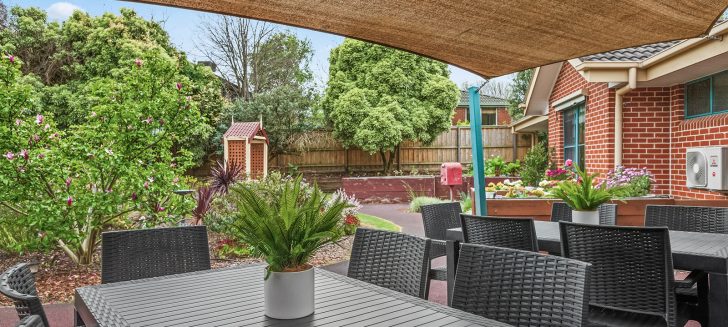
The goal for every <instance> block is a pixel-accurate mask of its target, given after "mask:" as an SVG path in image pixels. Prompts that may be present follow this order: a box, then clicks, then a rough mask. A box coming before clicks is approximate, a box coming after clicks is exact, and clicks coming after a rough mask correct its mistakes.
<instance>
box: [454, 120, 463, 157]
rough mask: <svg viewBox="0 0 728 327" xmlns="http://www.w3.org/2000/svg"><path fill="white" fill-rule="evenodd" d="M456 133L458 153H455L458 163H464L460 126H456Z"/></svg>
mask: <svg viewBox="0 0 728 327" xmlns="http://www.w3.org/2000/svg"><path fill="white" fill-rule="evenodd" d="M455 133H456V134H455V149H456V151H457V152H456V153H455V158H456V159H457V160H456V161H457V162H462V161H461V160H460V126H455Z"/></svg>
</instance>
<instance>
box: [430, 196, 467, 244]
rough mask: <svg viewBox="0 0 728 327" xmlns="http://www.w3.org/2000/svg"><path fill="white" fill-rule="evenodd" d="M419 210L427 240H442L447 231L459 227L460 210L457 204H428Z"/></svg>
mask: <svg viewBox="0 0 728 327" xmlns="http://www.w3.org/2000/svg"><path fill="white" fill-rule="evenodd" d="M420 209H421V211H422V223H423V225H424V226H425V237H427V238H431V239H433V240H444V239H445V233H446V231H447V230H448V229H450V228H458V227H460V217H459V215H460V213H461V212H462V208H461V207H460V203H458V202H446V203H436V204H428V205H423V206H422V207H421V208H420Z"/></svg>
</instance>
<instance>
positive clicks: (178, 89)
mask: <svg viewBox="0 0 728 327" xmlns="http://www.w3.org/2000/svg"><path fill="white" fill-rule="evenodd" d="M177 91H182V83H180V82H177Z"/></svg>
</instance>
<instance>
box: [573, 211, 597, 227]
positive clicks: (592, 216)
mask: <svg viewBox="0 0 728 327" xmlns="http://www.w3.org/2000/svg"><path fill="white" fill-rule="evenodd" d="M571 221H573V222H575V223H580V224H591V225H599V211H597V210H594V211H576V210H573V211H571Z"/></svg>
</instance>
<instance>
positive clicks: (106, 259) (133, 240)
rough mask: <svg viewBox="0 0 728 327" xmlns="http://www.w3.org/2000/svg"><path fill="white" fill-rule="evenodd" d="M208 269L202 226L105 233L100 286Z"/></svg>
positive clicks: (208, 258) (204, 231)
mask: <svg viewBox="0 0 728 327" xmlns="http://www.w3.org/2000/svg"><path fill="white" fill-rule="evenodd" d="M206 269H210V252H209V248H208V243H207V228H205V226H188V227H174V228H154V229H140V230H129V231H116V232H106V233H103V234H102V242H101V283H114V282H121V281H127V280H133V279H140V278H149V277H158V276H165V275H172V274H180V273H185V272H191V271H199V270H206Z"/></svg>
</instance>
